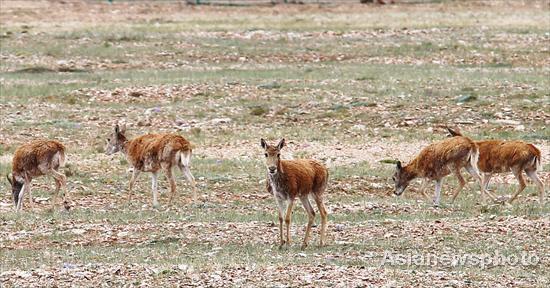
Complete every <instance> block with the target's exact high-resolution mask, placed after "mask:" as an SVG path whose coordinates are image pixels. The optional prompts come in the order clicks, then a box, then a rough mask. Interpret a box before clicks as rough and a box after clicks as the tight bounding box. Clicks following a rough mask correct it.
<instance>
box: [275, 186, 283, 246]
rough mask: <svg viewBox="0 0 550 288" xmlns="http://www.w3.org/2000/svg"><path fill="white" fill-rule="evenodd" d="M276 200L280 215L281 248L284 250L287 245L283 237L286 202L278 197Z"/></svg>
mask: <svg viewBox="0 0 550 288" xmlns="http://www.w3.org/2000/svg"><path fill="white" fill-rule="evenodd" d="M275 200H276V201H277V212H278V214H279V248H283V246H284V245H285V240H284V237H283V215H285V214H284V213H285V210H286V201H285V200H284V199H281V198H278V197H277V196H275Z"/></svg>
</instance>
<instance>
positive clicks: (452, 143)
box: [393, 136, 494, 206]
mask: <svg viewBox="0 0 550 288" xmlns="http://www.w3.org/2000/svg"><path fill="white" fill-rule="evenodd" d="M478 157H479V152H478V148H477V145H476V144H475V143H474V141H472V140H471V139H469V138H467V137H462V136H461V137H453V138H449V139H446V140H443V141H440V142H436V143H432V144H430V145H428V146H427V147H425V148H424V149H422V150H421V151H420V153H419V154H418V155H417V156H416V158H414V159H413V160H412V161H411V162H410V163H409V164H407V165H406V166H402V165H401V162H400V161H398V162H397V167H396V171H395V173H394V175H393V181H394V183H395V192H394V193H395V194H396V195H401V194H403V191H405V188H407V186H408V185H409V183H410V181H411V180H413V179H415V178H418V177H421V178H427V179H429V180H434V181H435V195H434V198H433V203H434V205H435V206H439V203H440V198H441V184H442V180H443V177H445V176H447V175H449V174H451V173H453V174H454V175H455V176H456V178H457V179H458V188H457V189H456V191H455V192H454V194H453V198H452V201H454V200H455V198H456V197H457V196H458V194H459V193H460V191H461V190H462V188H463V187H464V185H465V184H466V181H465V180H464V178H462V175H461V174H460V170H461V169H462V168H466V171H468V173H470V174H471V175H472V176H474V177H475V178H476V179H478V181H479V183H480V185H481V176H480V174H479V170H478V168H477V159H478ZM427 182H428V181H425V182H424V184H423V187H422V188H421V189H420V191H421V193H422V194H423V195H424V197H426V198H427V197H428V196H427V195H426V194H425V193H424V188H425V184H427ZM487 195H488V196H489V197H490V198H492V199H493V200H494V196H493V195H491V194H487ZM481 199H482V201H483V202H485V189H484V186H483V185H481Z"/></svg>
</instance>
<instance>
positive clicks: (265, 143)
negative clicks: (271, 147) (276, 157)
mask: <svg viewBox="0 0 550 288" xmlns="http://www.w3.org/2000/svg"><path fill="white" fill-rule="evenodd" d="M260 144H261V145H262V148H264V149H266V148H267V142H265V140H264V138H261V139H260Z"/></svg>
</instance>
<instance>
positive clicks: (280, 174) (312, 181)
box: [261, 139, 328, 249]
mask: <svg viewBox="0 0 550 288" xmlns="http://www.w3.org/2000/svg"><path fill="white" fill-rule="evenodd" d="M261 145H262V148H263V149H264V150H265V164H266V167H267V173H266V178H267V182H266V184H267V187H266V188H267V191H268V192H269V193H270V194H273V196H274V197H275V200H276V201H277V205H278V212H279V240H280V246H279V247H280V248H282V247H283V246H284V245H285V244H287V245H290V222H291V216H292V208H293V206H294V202H295V201H296V197H298V198H299V199H300V201H301V202H302V204H303V205H304V208H305V210H306V212H307V214H308V223H307V226H306V234H305V237H304V242H303V244H302V249H303V248H305V247H307V245H308V241H309V236H310V233H311V227H312V226H313V222H314V220H315V211H314V210H313V207H312V206H311V203H310V202H309V196H312V197H313V199H314V200H315V203H317V207H318V208H319V213H320V214H321V231H320V243H319V244H320V246H323V245H325V241H326V240H325V238H326V229H327V210H326V208H325V204H324V203H323V193H324V192H325V188H326V186H327V180H328V170H327V168H325V166H323V164H321V163H319V162H317V161H315V160H310V159H301V160H281V149H282V148H283V147H284V146H285V139H282V140H281V141H280V142H279V144H277V146H271V145H269V144H267V142H266V141H265V140H264V139H261ZM283 217H284V220H285V223H286V241H285V240H284V237H283Z"/></svg>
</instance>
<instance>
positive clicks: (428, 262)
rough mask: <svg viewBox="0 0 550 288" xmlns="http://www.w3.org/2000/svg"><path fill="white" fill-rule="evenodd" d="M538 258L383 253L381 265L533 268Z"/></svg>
mask: <svg viewBox="0 0 550 288" xmlns="http://www.w3.org/2000/svg"><path fill="white" fill-rule="evenodd" d="M539 262H540V257H539V256H537V255H535V254H533V253H528V252H522V253H520V254H510V255H504V254H501V253H500V252H498V251H495V253H493V254H489V253H484V254H473V253H466V254H458V253H457V254H434V253H412V252H411V253H408V254H403V253H393V252H392V251H384V258H383V259H382V266H383V265H390V266H394V265H398V266H452V267H457V266H472V267H480V268H481V269H485V268H486V267H494V266H535V265H538V264H539Z"/></svg>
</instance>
